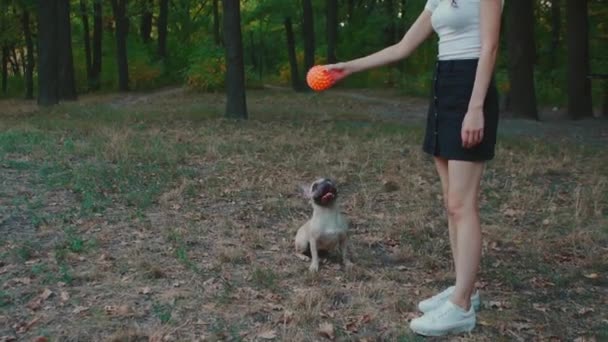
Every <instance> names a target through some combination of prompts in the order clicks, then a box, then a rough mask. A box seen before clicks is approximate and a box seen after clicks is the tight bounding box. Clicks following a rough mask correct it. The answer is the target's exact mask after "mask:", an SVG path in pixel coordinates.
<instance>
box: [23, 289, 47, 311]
mask: <svg viewBox="0 0 608 342" xmlns="http://www.w3.org/2000/svg"><path fill="white" fill-rule="evenodd" d="M52 294H53V292H52V291H51V290H49V289H44V291H43V292H42V293H41V294H39V295H38V296H36V297H34V298H33V299H32V300H30V301H29V302H28V303H27V304H26V305H25V306H26V307H27V308H28V309H30V310H38V309H40V306H42V302H44V301H45V300H47V299H48V298H49V297H50V296H51V295H52Z"/></svg>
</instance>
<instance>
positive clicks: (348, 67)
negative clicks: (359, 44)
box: [324, 62, 358, 82]
mask: <svg viewBox="0 0 608 342" xmlns="http://www.w3.org/2000/svg"><path fill="white" fill-rule="evenodd" d="M324 67H325V69H327V71H329V72H330V73H331V74H332V76H333V77H334V79H335V81H336V82H338V81H339V80H341V79H343V78H345V77H346V76H348V75H351V74H353V73H355V72H357V71H358V70H357V69H355V68H354V67H353V65H352V63H350V62H342V63H336V64H326V65H325V66H324Z"/></svg>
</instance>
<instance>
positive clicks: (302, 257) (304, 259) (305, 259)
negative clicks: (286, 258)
mask: <svg viewBox="0 0 608 342" xmlns="http://www.w3.org/2000/svg"><path fill="white" fill-rule="evenodd" d="M296 256H297V257H298V259H300V260H302V261H310V257H308V255H304V254H301V253H296Z"/></svg>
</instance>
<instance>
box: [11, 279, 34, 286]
mask: <svg viewBox="0 0 608 342" xmlns="http://www.w3.org/2000/svg"><path fill="white" fill-rule="evenodd" d="M13 282H15V283H17V284H22V285H29V284H31V283H32V279H30V278H27V277H25V278H15V279H13Z"/></svg>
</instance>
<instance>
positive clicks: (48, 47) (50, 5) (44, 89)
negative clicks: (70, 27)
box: [38, 0, 59, 106]
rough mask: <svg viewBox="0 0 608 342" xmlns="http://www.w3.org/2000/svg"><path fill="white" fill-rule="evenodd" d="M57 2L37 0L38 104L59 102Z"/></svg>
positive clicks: (44, 104) (55, 0) (53, 0)
mask: <svg viewBox="0 0 608 342" xmlns="http://www.w3.org/2000/svg"><path fill="white" fill-rule="evenodd" d="M57 2H58V0H44V1H40V2H38V104H39V105H41V106H50V105H54V104H57V103H58V102H59V93H58V91H57V85H58V70H57V57H58V53H57V49H58V47H57V44H56V41H55V40H56V37H57V21H56V18H57Z"/></svg>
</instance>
